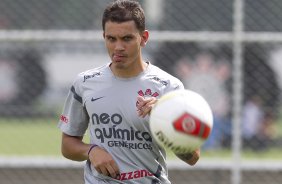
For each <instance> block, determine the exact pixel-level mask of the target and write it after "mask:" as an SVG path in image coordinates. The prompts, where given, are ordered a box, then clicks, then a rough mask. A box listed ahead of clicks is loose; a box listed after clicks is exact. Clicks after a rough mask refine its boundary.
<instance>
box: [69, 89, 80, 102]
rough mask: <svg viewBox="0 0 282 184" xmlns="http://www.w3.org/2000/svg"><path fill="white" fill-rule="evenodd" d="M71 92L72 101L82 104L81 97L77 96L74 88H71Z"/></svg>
mask: <svg viewBox="0 0 282 184" xmlns="http://www.w3.org/2000/svg"><path fill="white" fill-rule="evenodd" d="M71 92H72V93H73V97H74V99H76V100H77V101H79V102H80V103H82V98H81V96H79V95H78V94H77V93H76V92H75V89H74V86H72V87H71Z"/></svg>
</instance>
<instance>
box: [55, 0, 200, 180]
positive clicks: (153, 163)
mask: <svg viewBox="0 0 282 184" xmlns="http://www.w3.org/2000/svg"><path fill="white" fill-rule="evenodd" d="M102 25H103V31H104V32H103V37H104V39H105V45H106V47H107V49H108V53H109V56H110V58H111V63H109V64H106V65H104V66H101V67H99V68H95V69H92V70H88V71H86V72H83V73H81V74H79V75H78V77H77V79H76V80H75V81H74V83H73V86H72V87H71V90H70V92H69V95H68V97H67V99H66V103H65V107H64V111H63V114H62V115H61V118H60V122H59V125H58V126H59V128H60V129H61V130H62V132H63V136H62V154H63V155H64V156H65V157H66V158H68V159H71V160H75V161H84V160H87V162H86V165H85V174H84V179H85V183H87V184H97V183H142V184H143V183H170V182H169V180H168V178H167V168H166V164H165V152H164V150H163V149H162V148H160V147H159V146H158V145H157V144H156V142H155V141H154V140H153V139H152V136H151V133H150V130H149V124H148V120H149V117H148V116H149V113H150V111H151V109H152V107H153V105H154V104H155V103H156V101H157V99H158V98H159V97H160V96H162V95H163V94H165V93H167V92H168V91H171V90H177V89H182V88H183V84H182V83H181V82H180V81H179V80H178V79H176V78H175V77H173V76H171V75H169V74H168V73H166V72H164V71H162V70H160V69H159V68H157V67H156V66H153V65H152V64H151V63H149V62H145V61H144V60H143V58H142V54H141V50H142V47H144V46H145V45H146V43H147V41H148V38H149V32H148V31H147V30H145V17H144V12H143V10H142V8H141V6H140V5H139V3H137V2H135V1H130V0H118V1H114V2H113V3H112V4H110V5H109V6H108V7H107V8H106V9H105V11H104V15H103V21H102ZM87 128H89V132H90V142H91V144H86V143H84V142H83V141H82V138H83V135H84V134H85V131H86V130H87ZM199 154H200V153H199V150H196V151H194V152H192V153H189V154H186V155H178V156H179V157H180V158H181V159H182V160H184V161H185V162H187V163H188V164H190V165H194V164H195V163H196V162H197V160H198V159H199Z"/></svg>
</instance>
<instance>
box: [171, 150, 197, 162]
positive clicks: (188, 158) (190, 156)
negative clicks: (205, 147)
mask: <svg viewBox="0 0 282 184" xmlns="http://www.w3.org/2000/svg"><path fill="white" fill-rule="evenodd" d="M200 154H201V151H200V149H196V150H195V151H192V152H191V153H187V154H176V156H177V157H178V158H180V159H181V160H183V161H184V162H186V163H187V164H189V165H191V166H193V165H195V164H196V163H197V162H198V160H199V159H200Z"/></svg>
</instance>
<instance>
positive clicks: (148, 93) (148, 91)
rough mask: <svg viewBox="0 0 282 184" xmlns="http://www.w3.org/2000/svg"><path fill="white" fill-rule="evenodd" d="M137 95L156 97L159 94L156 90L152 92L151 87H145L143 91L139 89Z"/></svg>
mask: <svg viewBox="0 0 282 184" xmlns="http://www.w3.org/2000/svg"><path fill="white" fill-rule="evenodd" d="M138 95H140V96H143V97H157V96H159V93H158V92H152V90H151V89H146V90H145V91H143V90H139V91H138Z"/></svg>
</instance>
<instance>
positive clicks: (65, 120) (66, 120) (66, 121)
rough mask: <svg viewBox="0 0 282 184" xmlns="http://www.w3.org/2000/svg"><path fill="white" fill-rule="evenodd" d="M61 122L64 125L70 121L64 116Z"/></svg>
mask: <svg viewBox="0 0 282 184" xmlns="http://www.w3.org/2000/svg"><path fill="white" fill-rule="evenodd" d="M60 120H61V121H62V122H64V123H68V122H69V119H68V118H67V117H66V116H64V115H61V117H60Z"/></svg>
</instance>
